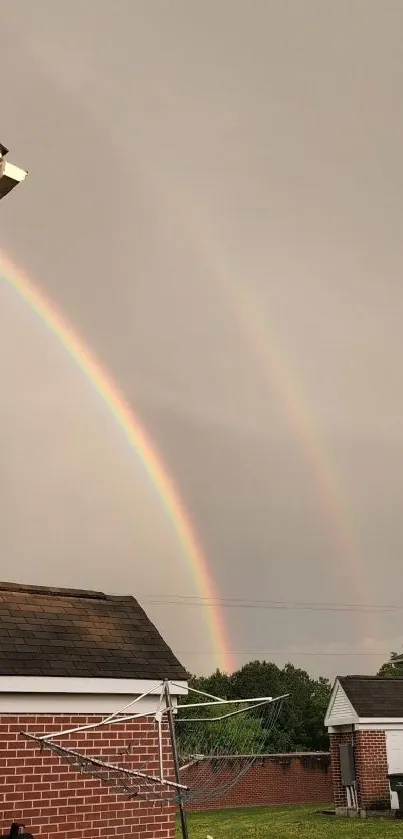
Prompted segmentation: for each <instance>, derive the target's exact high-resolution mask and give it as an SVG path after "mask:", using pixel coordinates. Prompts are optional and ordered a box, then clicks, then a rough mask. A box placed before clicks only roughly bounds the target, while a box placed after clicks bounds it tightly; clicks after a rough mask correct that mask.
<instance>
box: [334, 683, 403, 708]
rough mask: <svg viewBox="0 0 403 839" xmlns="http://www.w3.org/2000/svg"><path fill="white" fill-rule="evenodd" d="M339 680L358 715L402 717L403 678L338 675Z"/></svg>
mask: <svg viewBox="0 0 403 839" xmlns="http://www.w3.org/2000/svg"><path fill="white" fill-rule="evenodd" d="M339 682H340V684H341V686H342V688H343V690H344V692H345V693H346V695H347V697H348V699H349V700H350V702H351V704H352V706H353V708H354V710H355V711H356V713H357V714H358V716H359V717H378V718H382V717H387V718H389V717H403V679H380V678H378V677H377V676H339Z"/></svg>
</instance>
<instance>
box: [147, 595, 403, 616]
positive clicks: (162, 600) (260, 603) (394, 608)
mask: <svg viewBox="0 0 403 839" xmlns="http://www.w3.org/2000/svg"><path fill="white" fill-rule="evenodd" d="M139 599H140V600H141V602H142V603H144V604H147V605H149V606H163V607H166V608H168V607H187V608H189V607H198V608H206V607H209V606H217V607H219V608H221V609H265V610H276V609H282V610H286V609H290V610H294V611H307V612H399V611H402V610H403V603H401V604H400V603H394V604H376V603H337V602H329V601H300V600H253V599H249V598H236V597H217V598H208V597H197V596H182V595H159V594H158V595H157V594H155V595H153V594H145V595H143V596H141V595H140V596H139Z"/></svg>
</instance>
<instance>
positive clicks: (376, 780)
mask: <svg viewBox="0 0 403 839" xmlns="http://www.w3.org/2000/svg"><path fill="white" fill-rule="evenodd" d="M341 743H353V746H354V759H355V771H356V781H357V797H358V808H359V809H360V810H363V811H371V810H373V811H374V810H375V811H381V810H390V792H389V781H388V761H387V754H386V735H385V732H384V731H356V732H354V733H353V732H350V733H347V732H342V733H340V734H331V735H330V755H331V775H332V783H333V801H334V804H335V807H336V808H343V807H346V794H345V790H344V787H343V786H342V783H341V774H340V757H339V745H340V744H341Z"/></svg>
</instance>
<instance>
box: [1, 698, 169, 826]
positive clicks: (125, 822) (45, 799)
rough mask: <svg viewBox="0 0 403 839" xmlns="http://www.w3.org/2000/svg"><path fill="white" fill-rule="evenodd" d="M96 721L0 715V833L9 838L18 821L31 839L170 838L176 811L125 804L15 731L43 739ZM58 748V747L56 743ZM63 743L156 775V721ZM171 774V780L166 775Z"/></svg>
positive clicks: (113, 728)
mask: <svg viewBox="0 0 403 839" xmlns="http://www.w3.org/2000/svg"><path fill="white" fill-rule="evenodd" d="M100 719H101V717H98V716H97V717H95V716H91V715H84V714H79V715H78V714H75V715H64V714H63V715H62V714H55V715H54V716H50V715H44V714H35V715H33V714H32V715H29V716H28V715H27V714H26V715H24V714H19V715H15V716H14V715H10V714H3V715H1V716H0V772H1V778H2V783H1V786H0V802H1V805H2V808H1V810H2V822H1V833H3V834H4V833H8V830H9V827H10V824H11V822H12V821H14V820H16V821H21V822H23V823H24V824H25V826H26V831H28V832H30V833H32V834H33V835H34V837H35V839H37V837H38V839H103V837H105V839H113V837H125V839H126V837H131V839H174V836H175V806H174V805H173V804H172V803H170V802H169V803H164V804H161V803H158V804H157V805H153V804H151V803H149V802H147V801H145V800H144V799H142V800H140V799H137V800H136V799H130V798H127V797H126V796H124V795H123V794H117V793H115V792H114V791H113V790H112V789H111V788H110V787H107V786H105V785H104V784H102V783H101V782H100V781H98V780H96V779H94V778H91V776H89V775H88V774H79V773H77V772H75V771H74V769H73V768H72V767H71V766H70V765H69V763H68V762H67V761H65V760H61V759H59V758H58V757H55V756H53V755H51V754H50V752H49V751H46V750H44V751H42V752H41V751H40V749H39V748H38V747H37V745H36V743H33V742H32V741H29V740H27V739H25V738H24V737H21V736H20V734H19V732H20V731H21V730H23V731H27V732H29V733H31V734H44V733H46V734H48V733H50V732H51V731H57V730H58V729H61V728H73V727H75V726H79V725H85V724H86V723H91V722H96V721H99V720H100ZM61 742H62V741H61ZM64 742H65V745H66V746H68V747H69V748H72V749H77V750H79V751H81V752H83V751H84V750H85V751H86V752H87V753H88V754H91V755H94V756H97V757H102V758H106V759H109V760H110V761H111V762H112V761H113V760H114V759H116V755H117V753H119V752H125V751H126V755H125V756H123V757H122V758H119V762H122V761H124V763H125V765H126V766H128V767H129V768H131V769H139V770H141V769H143V770H144V767H145V765H146V764H147V771H148V770H152V769H153V768H154V769H155V770H156V771H157V772H158V766H159V764H158V740H157V732H156V727H155V722H154V721H153V720H152V719H150V718H147V719H142V720H141V721H139V720H131V721H130V722H127V723H124V724H123V723H121V724H115V725H113V726H102V728H96V729H92V730H90V731H88V732H85V733H81V734H80V735H75V738H74V739H73V738H72V737H70V736H69V737H65V738H64ZM163 746H164V751H165V754H164V758H166V759H165V767H166V770H167V775H168V776H169V774H171V773H172V762H171V749H170V742H169V736H168V731H167V730H166V729H165V730H164V732H163ZM171 776H172V775H171Z"/></svg>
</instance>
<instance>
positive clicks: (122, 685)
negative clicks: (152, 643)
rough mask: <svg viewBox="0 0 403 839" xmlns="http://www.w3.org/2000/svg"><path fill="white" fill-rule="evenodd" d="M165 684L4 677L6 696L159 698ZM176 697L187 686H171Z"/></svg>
mask: <svg viewBox="0 0 403 839" xmlns="http://www.w3.org/2000/svg"><path fill="white" fill-rule="evenodd" d="M161 683H162V679H161V681H159V682H157V681H155V680H154V679H90V678H88V679H79V678H69V677H66V676H0V694H2V693H42V694H44V693H50V694H55V693H67V694H80V693H84V694H86V695H87V696H88V695H91V694H104V695H108V696H119V695H125V696H142V695H143V694H144V693H150V695H153V694H159V693H160V692H161ZM169 690H170V693H171V694H172V695H173V696H183V695H186V694H187V692H188V687H187V682H185V681H180V682H179V681H178V682H174V683H172V682H169Z"/></svg>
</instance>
